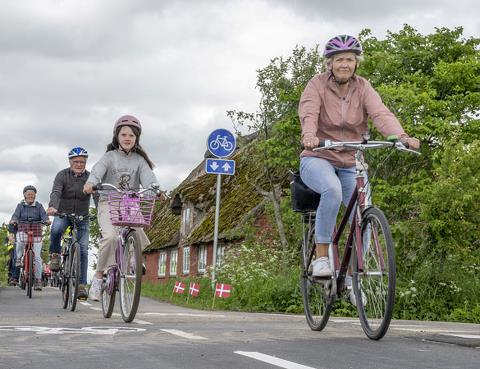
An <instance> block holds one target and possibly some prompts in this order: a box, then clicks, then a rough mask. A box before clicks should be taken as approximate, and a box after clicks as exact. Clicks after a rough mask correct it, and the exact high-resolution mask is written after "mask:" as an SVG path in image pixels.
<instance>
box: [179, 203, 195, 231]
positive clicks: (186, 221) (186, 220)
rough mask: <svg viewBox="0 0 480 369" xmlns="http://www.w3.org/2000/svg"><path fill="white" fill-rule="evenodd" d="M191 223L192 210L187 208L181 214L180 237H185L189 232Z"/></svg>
mask: <svg viewBox="0 0 480 369" xmlns="http://www.w3.org/2000/svg"><path fill="white" fill-rule="evenodd" d="M191 221H192V209H191V208H189V207H187V208H185V209H183V213H182V229H181V231H182V235H184V236H186V235H188V233H189V232H190V224H191Z"/></svg>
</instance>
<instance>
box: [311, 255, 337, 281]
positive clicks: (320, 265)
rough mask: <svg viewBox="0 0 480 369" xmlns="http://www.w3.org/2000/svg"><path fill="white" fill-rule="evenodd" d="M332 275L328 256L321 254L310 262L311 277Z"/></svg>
mask: <svg viewBox="0 0 480 369" xmlns="http://www.w3.org/2000/svg"><path fill="white" fill-rule="evenodd" d="M331 275H332V269H331V268H330V260H329V259H328V257H326V256H323V257H320V258H318V259H315V260H314V261H313V263H312V276H313V277H329V276H331Z"/></svg>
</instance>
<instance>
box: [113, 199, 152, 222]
mask: <svg viewBox="0 0 480 369" xmlns="http://www.w3.org/2000/svg"><path fill="white" fill-rule="evenodd" d="M154 205H155V196H152V195H146V194H141V195H138V194H136V193H118V192H110V193H109V194H108V207H109V214H110V220H111V222H112V224H113V225H115V226H123V227H126V226H128V227H148V226H149V225H150V223H151V222H152V213H153V207H154Z"/></svg>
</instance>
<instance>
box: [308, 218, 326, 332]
mask: <svg viewBox="0 0 480 369" xmlns="http://www.w3.org/2000/svg"><path fill="white" fill-rule="evenodd" d="M313 227H314V224H313V223H310V224H308V225H307V227H306V230H305V234H304V237H303V241H302V276H301V289H302V297H303V310H304V312H305V318H306V319H307V323H308V325H309V327H310V328H311V329H312V330H313V331H321V330H322V329H323V328H325V326H326V325H327V322H328V318H329V317H330V313H331V311H332V306H333V302H334V299H332V297H331V287H332V283H333V280H332V279H318V278H314V277H312V270H311V267H310V265H311V260H310V255H311V254H312V252H314V250H313V248H314V247H315V238H314V231H313Z"/></svg>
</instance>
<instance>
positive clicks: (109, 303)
mask: <svg viewBox="0 0 480 369" xmlns="http://www.w3.org/2000/svg"><path fill="white" fill-rule="evenodd" d="M116 273H117V269H116V268H110V269H108V270H107V273H106V276H105V277H104V279H103V281H102V289H101V294H100V302H101V304H102V312H103V317H104V318H110V317H111V316H112V313H113V307H114V305H115V295H116V289H115V274H116Z"/></svg>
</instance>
